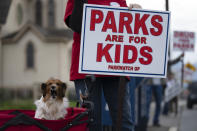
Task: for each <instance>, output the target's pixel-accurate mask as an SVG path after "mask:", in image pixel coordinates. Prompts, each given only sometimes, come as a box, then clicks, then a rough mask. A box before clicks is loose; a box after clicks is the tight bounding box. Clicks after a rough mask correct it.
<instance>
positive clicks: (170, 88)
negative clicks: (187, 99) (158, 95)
mask: <svg viewBox="0 0 197 131" xmlns="http://www.w3.org/2000/svg"><path fill="white" fill-rule="evenodd" d="M181 92H182V88H181V85H180V84H179V83H178V82H177V81H176V80H175V79H172V80H169V81H168V82H167V87H166V89H165V102H168V101H170V100H172V99H173V98H174V97H176V96H178V95H179V94H180V93H181Z"/></svg>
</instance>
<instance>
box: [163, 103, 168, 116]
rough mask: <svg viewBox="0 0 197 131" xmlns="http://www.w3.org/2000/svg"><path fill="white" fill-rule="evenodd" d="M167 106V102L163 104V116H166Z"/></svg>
mask: <svg viewBox="0 0 197 131" xmlns="http://www.w3.org/2000/svg"><path fill="white" fill-rule="evenodd" d="M168 106H169V102H165V103H164V107H163V115H168Z"/></svg>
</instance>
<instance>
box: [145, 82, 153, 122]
mask: <svg viewBox="0 0 197 131" xmlns="http://www.w3.org/2000/svg"><path fill="white" fill-rule="evenodd" d="M145 89H146V94H147V95H146V118H147V124H148V121H149V114H150V105H151V101H152V86H150V85H149V86H146V87H145Z"/></svg>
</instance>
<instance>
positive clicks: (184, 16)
mask: <svg viewBox="0 0 197 131" xmlns="http://www.w3.org/2000/svg"><path fill="white" fill-rule="evenodd" d="M165 1H166V0H127V4H129V3H137V4H140V5H141V6H142V8H143V9H151V10H162V11H164V10H165ZM169 10H170V11H171V31H170V32H171V34H172V33H173V31H174V30H178V31H193V32H195V34H196V35H195V37H196V36H197V1H196V0H169ZM196 42H197V40H196ZM171 54H172V57H171V58H175V57H176V56H177V55H179V54H180V52H172V53H171ZM185 54H186V55H185V59H184V60H185V63H187V62H191V63H196V64H197V47H196V45H195V52H187V53H185Z"/></svg>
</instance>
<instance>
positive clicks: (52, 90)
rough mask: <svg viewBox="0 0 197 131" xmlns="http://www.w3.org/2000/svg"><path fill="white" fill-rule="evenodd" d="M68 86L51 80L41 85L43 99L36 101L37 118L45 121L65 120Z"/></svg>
mask: <svg viewBox="0 0 197 131" xmlns="http://www.w3.org/2000/svg"><path fill="white" fill-rule="evenodd" d="M66 88H67V86H66V84H65V83H63V82H61V81H60V80H58V79H49V80H48V81H47V82H46V83H42V84H41V90H42V94H43V95H42V97H41V98H40V100H37V101H35V105H36V107H37V109H36V113H35V118H38V119H45V120H59V119H64V117H65V115H66V114H67V111H66V108H67V107H68V100H67V98H66V97H65V92H66Z"/></svg>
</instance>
